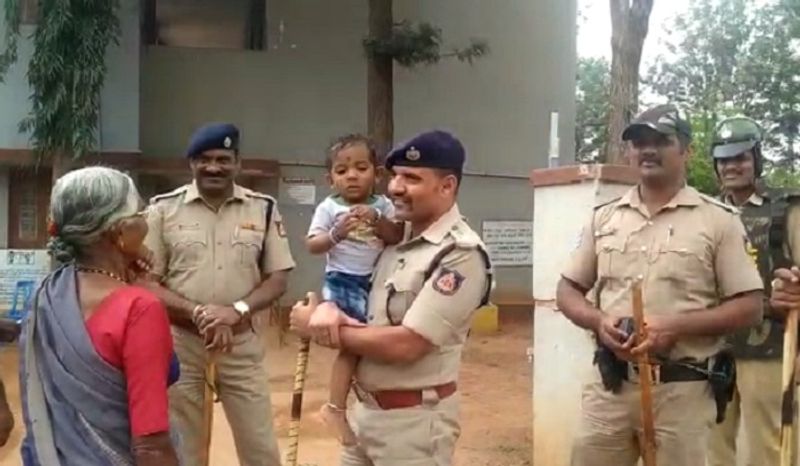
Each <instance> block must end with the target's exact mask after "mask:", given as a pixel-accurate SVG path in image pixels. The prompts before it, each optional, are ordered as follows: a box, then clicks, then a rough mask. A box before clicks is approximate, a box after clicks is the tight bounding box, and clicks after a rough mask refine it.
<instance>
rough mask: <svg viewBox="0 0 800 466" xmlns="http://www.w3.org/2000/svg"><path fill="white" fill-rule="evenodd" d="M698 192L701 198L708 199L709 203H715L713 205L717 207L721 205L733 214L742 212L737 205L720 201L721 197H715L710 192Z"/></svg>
mask: <svg viewBox="0 0 800 466" xmlns="http://www.w3.org/2000/svg"><path fill="white" fill-rule="evenodd" d="M697 194H698V195H699V196H700V199H702V200H704V201H706V202H707V203H709V204H713V205H715V206H717V207H720V208H722V209H724V210H727V211H728V212H730V213H732V214H739V213H741V211H740V210H739V209H738V208H737V207H736V206H732V205H730V204H726V203H724V202H722V201H720V200H719V199H717V198H715V197H712V196H709V195H708V194H703V193H701V192H698V193H697Z"/></svg>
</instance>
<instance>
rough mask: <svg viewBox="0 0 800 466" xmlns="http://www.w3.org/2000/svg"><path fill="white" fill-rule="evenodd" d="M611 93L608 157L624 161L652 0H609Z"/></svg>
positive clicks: (637, 98)
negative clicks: (626, 132)
mask: <svg viewBox="0 0 800 466" xmlns="http://www.w3.org/2000/svg"><path fill="white" fill-rule="evenodd" d="M609 4H610V6H611V51H612V57H611V95H610V102H609V103H610V106H609V114H608V137H607V139H606V149H605V161H606V162H609V163H625V162H626V161H625V154H624V146H623V144H622V138H621V135H622V131H623V130H624V129H625V126H627V125H628V123H630V121H631V118H632V117H633V116H634V115H635V114H636V112H637V110H638V106H639V64H640V62H641V59H642V48H643V47H644V39H645V37H647V28H648V23H649V20H650V12H651V11H652V10H653V0H609Z"/></svg>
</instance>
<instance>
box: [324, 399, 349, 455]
mask: <svg viewBox="0 0 800 466" xmlns="http://www.w3.org/2000/svg"><path fill="white" fill-rule="evenodd" d="M319 416H320V417H321V418H322V421H323V422H324V423H325V424H327V426H328V428H330V429H332V430H333V431H334V432H335V433H336V437H337V438H338V439H339V442H341V444H342V445H345V446H352V445H355V444H356V434H354V433H353V430H352V429H350V424H349V423H348V422H347V416H346V415H345V410H344V409H342V408H339V407H338V406H335V405H333V404H331V403H325V404H324V405H322V408H320V410H319Z"/></svg>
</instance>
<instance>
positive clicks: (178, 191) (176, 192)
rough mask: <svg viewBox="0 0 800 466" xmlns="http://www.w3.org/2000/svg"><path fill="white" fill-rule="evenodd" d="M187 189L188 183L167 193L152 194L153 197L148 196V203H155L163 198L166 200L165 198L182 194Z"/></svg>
mask: <svg viewBox="0 0 800 466" xmlns="http://www.w3.org/2000/svg"><path fill="white" fill-rule="evenodd" d="M187 189H189V185H183V186H181V187H180V188H177V189H173V190H172V191H170V192H168V193H164V194H158V195H156V196H153V197H151V198H150V204H156V203H158V202H160V201H163V200H166V199H172V198H176V197H178V196H180V195H182V194H184V193H185V192H186V190H187Z"/></svg>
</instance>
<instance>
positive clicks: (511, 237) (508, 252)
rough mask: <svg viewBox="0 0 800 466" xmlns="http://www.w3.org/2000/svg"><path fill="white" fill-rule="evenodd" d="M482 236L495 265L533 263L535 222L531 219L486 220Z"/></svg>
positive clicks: (507, 265) (524, 264)
mask: <svg viewBox="0 0 800 466" xmlns="http://www.w3.org/2000/svg"><path fill="white" fill-rule="evenodd" d="M482 236H483V242H484V243H485V244H486V248H487V250H488V252H489V258H490V259H491V261H492V265H494V266H495V267H497V266H501V267H515V266H516V267H529V266H531V265H532V264H533V223H532V222H531V221H530V220H486V221H484V222H483V232H482Z"/></svg>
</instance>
